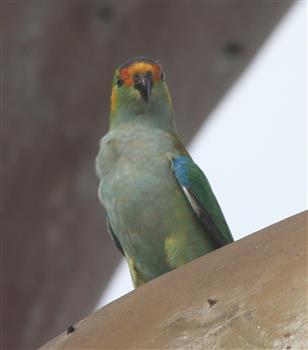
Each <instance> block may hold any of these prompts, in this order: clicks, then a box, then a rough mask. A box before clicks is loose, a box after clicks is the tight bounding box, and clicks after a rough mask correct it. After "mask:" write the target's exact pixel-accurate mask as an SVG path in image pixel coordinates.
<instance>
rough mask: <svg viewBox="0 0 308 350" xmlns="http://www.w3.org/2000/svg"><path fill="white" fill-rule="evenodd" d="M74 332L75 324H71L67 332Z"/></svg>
mask: <svg viewBox="0 0 308 350" xmlns="http://www.w3.org/2000/svg"><path fill="white" fill-rule="evenodd" d="M73 332H75V327H74V326H69V327H68V329H67V332H66V333H67V334H71V333H73Z"/></svg>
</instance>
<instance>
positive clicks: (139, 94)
mask: <svg viewBox="0 0 308 350" xmlns="http://www.w3.org/2000/svg"><path fill="white" fill-rule="evenodd" d="M165 114H169V115H171V116H170V118H172V116H173V108H172V102H171V98H170V94H169V91H168V87H167V84H166V81H165V73H164V72H163V70H162V67H161V65H160V64H159V63H158V62H157V61H154V60H152V59H149V58H146V57H136V58H133V59H130V60H128V61H127V62H125V63H123V64H122V65H121V66H120V67H119V68H118V69H117V70H116V71H115V74H114V78H113V83H112V94H111V120H110V122H111V125H112V124H117V123H118V122H123V121H130V120H131V119H134V120H136V119H139V120H140V121H142V122H144V121H145V118H148V119H149V118H152V122H154V121H155V119H156V120H157V121H159V119H161V117H162V116H164V115H165Z"/></svg>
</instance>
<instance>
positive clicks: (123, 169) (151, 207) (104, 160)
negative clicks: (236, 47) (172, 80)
mask: <svg viewBox="0 0 308 350" xmlns="http://www.w3.org/2000/svg"><path fill="white" fill-rule="evenodd" d="M96 171H97V174H98V177H99V178H100V184H99V191H98V193H99V199H100V201H101V202H102V204H103V205H104V207H105V209H106V211H107V226H108V231H109V233H110V236H111V238H112V239H113V241H114V243H115V244H116V246H117V247H118V248H119V250H120V251H121V253H122V254H123V256H125V258H126V260H127V263H128V266H129V270H130V274H131V277H132V281H133V284H134V286H135V287H138V286H140V285H142V284H143V283H146V282H148V281H150V280H151V279H153V278H155V277H157V276H159V275H161V274H164V273H166V272H168V271H170V270H173V269H175V268H177V267H179V266H181V265H183V264H186V263H187V262H189V261H192V260H193V259H196V258H198V257H200V256H202V255H204V254H206V253H209V252H211V251H213V250H215V249H217V248H219V247H221V246H224V245H226V244H228V243H230V242H232V241H233V237H232V234H231V232H230V230H229V227H228V225H227V223H226V220H225V218H224V215H223V213H222V211H221V209H220V207H219V204H218V202H217V200H216V198H215V195H214V193H213V191H212V189H211V186H210V184H209V182H208V180H207V179H206V177H205V175H204V173H203V172H202V170H201V169H200V168H199V167H198V166H197V165H196V164H195V163H194V161H193V160H192V159H191V157H190V155H189V154H188V152H187V150H186V149H185V147H184V146H183V145H182V143H181V141H180V140H179V138H178V136H177V132H176V128H175V123H174V110H173V106H172V101H171V97H170V94H169V90H168V87H167V84H166V81H165V74H164V72H163V70H162V67H161V65H160V64H159V63H158V62H156V61H154V60H151V59H149V58H146V57H137V58H133V59H131V60H129V61H127V62H125V63H124V64H122V65H121V66H120V67H119V68H118V69H117V70H116V72H115V75H114V79H113V83H112V95H111V113H110V123H109V131H108V133H107V134H106V135H105V136H104V137H103V138H102V139H101V141H100V149H99V153H98V156H97V158H96Z"/></svg>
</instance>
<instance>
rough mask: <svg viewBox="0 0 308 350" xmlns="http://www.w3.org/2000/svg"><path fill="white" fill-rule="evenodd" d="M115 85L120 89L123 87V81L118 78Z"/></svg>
mask: <svg viewBox="0 0 308 350" xmlns="http://www.w3.org/2000/svg"><path fill="white" fill-rule="evenodd" d="M116 83H117V85H118V87H121V86H122V85H123V80H122V79H120V78H118V79H117V81H116Z"/></svg>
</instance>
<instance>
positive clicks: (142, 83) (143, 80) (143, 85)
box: [135, 75, 153, 103]
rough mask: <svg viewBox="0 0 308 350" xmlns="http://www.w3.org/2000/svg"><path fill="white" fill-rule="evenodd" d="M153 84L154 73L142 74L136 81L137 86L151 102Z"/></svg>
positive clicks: (147, 100) (146, 99)
mask: <svg viewBox="0 0 308 350" xmlns="http://www.w3.org/2000/svg"><path fill="white" fill-rule="evenodd" d="M152 86H153V80H152V75H145V76H141V77H140V79H138V80H137V81H136V82H135V88H136V89H137V90H138V91H139V92H140V95H141V96H142V97H143V99H144V100H145V102H146V103H149V101H150V96H151V91H152Z"/></svg>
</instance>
